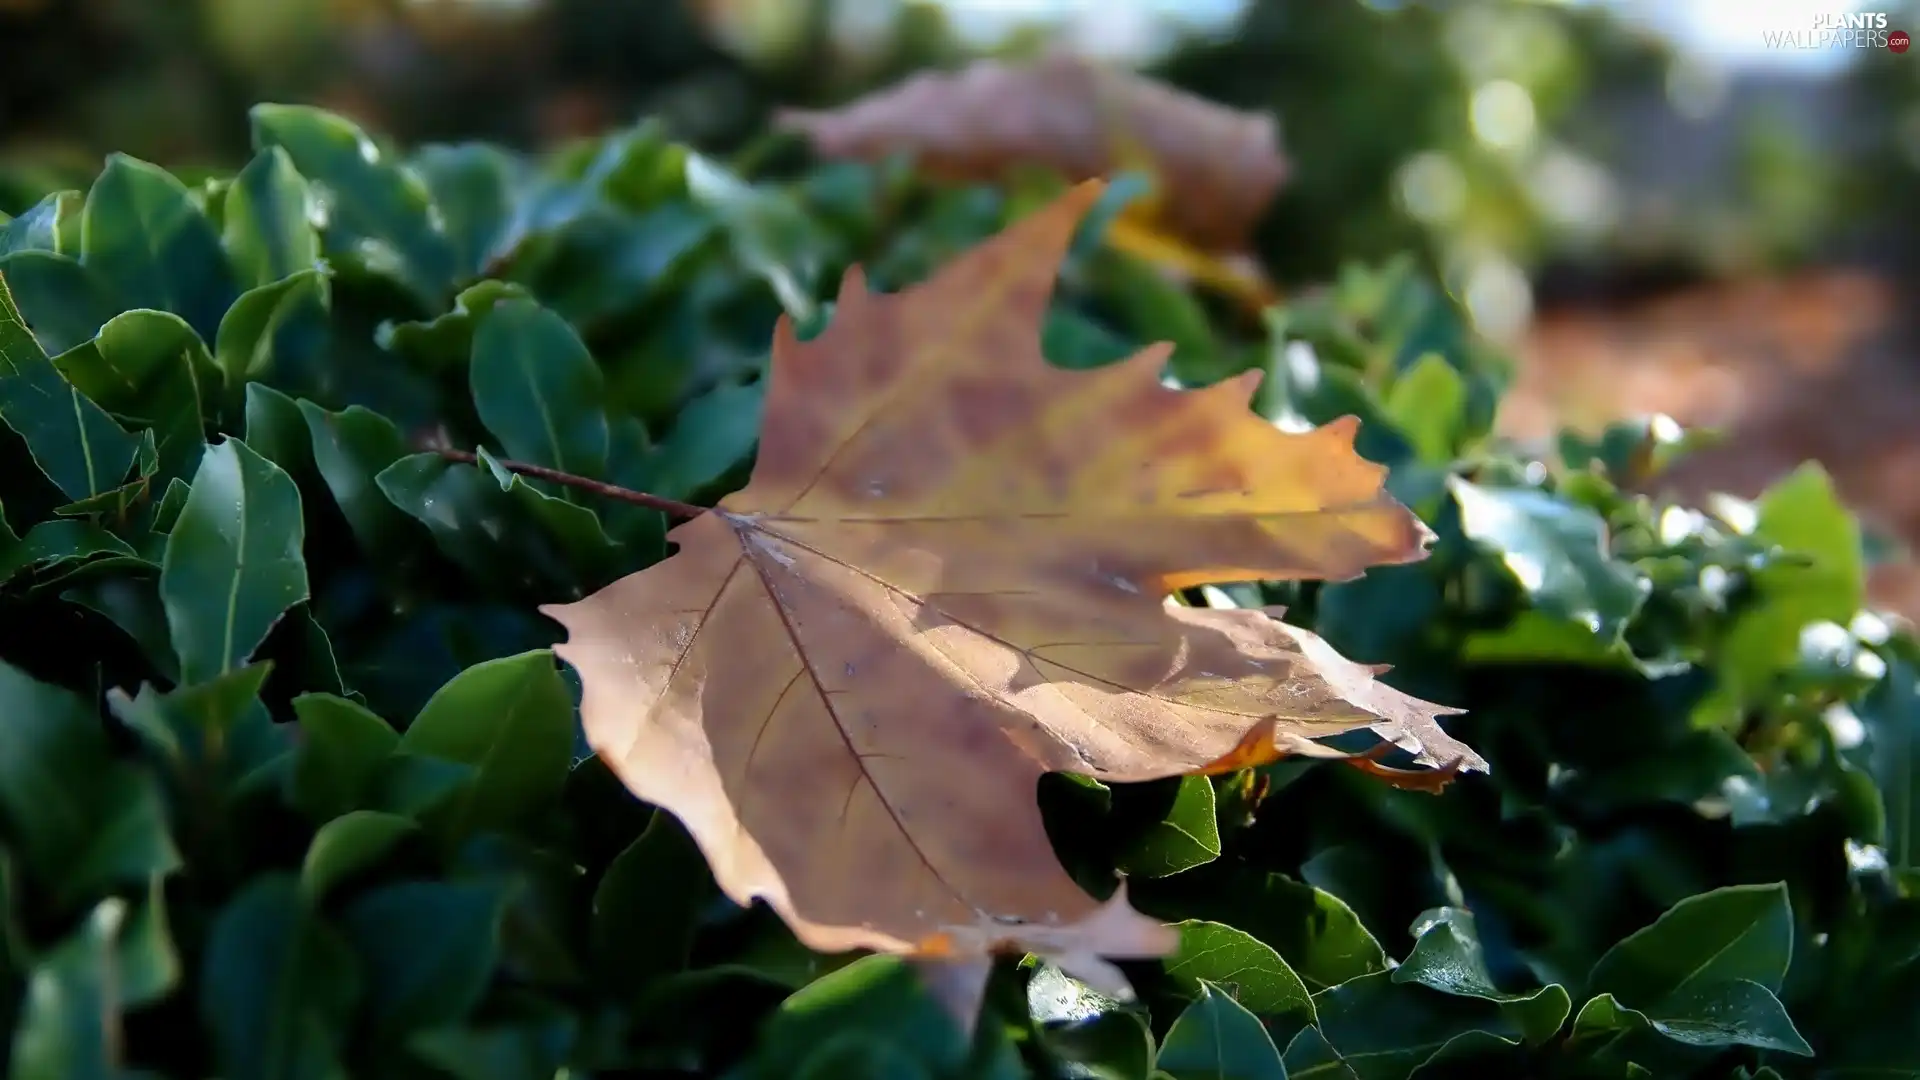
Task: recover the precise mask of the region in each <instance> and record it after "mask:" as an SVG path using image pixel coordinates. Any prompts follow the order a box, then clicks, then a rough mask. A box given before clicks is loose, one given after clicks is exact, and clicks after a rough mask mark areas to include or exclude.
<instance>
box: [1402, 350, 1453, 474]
mask: <svg viewBox="0 0 1920 1080" xmlns="http://www.w3.org/2000/svg"><path fill="white" fill-rule="evenodd" d="M1384 407H1385V409H1386V414H1387V417H1388V418H1389V419H1391V420H1392V421H1393V423H1394V425H1395V426H1397V427H1398V428H1399V429H1400V432H1401V434H1403V435H1405V436H1406V437H1407V441H1408V442H1409V443H1411V444H1412V445H1413V452H1414V454H1415V455H1416V456H1418V457H1419V459H1420V460H1421V461H1424V462H1426V463H1427V464H1429V465H1446V464H1448V463H1450V462H1451V461H1453V458H1454V454H1455V453H1456V452H1458V450H1459V449H1460V442H1461V437H1462V435H1463V434H1464V431H1465V428H1466V420H1467V415H1466V414H1467V384H1466V382H1465V381H1464V380H1462V379H1461V378H1460V372H1459V371H1458V370H1456V369H1455V368H1454V366H1453V365H1452V364H1449V363H1447V361H1446V358H1445V357H1443V356H1440V355H1439V354H1438V353H1428V354H1426V355H1425V356H1422V357H1421V358H1420V360H1419V362H1417V363H1415V364H1414V365H1413V367H1412V368H1410V369H1408V370H1407V371H1406V372H1405V373H1403V374H1402V375H1401V376H1400V377H1399V378H1397V379H1395V380H1394V381H1393V388H1392V389H1391V390H1389V391H1388V392H1387V400H1386V402H1385V403H1384Z"/></svg>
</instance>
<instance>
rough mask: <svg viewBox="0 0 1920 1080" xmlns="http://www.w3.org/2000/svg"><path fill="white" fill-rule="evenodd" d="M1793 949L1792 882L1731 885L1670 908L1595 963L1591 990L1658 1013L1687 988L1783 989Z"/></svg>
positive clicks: (1776, 990) (1772, 990)
mask: <svg viewBox="0 0 1920 1080" xmlns="http://www.w3.org/2000/svg"><path fill="white" fill-rule="evenodd" d="M1792 955H1793V911H1792V909H1791V908H1790V907H1789V906H1788V904H1787V888H1786V886H1785V885H1783V884H1777V883H1776V884H1773V885H1728V886H1725V887H1723V888H1719V889H1715V890H1713V891H1712V892H1709V893H1702V894H1700V895H1698V896H1689V897H1687V898H1686V899H1685V900H1682V901H1680V902H1679V903H1677V904H1675V905H1673V907H1671V908H1668V909H1667V911H1666V912H1665V913H1663V914H1662V915H1661V916H1660V917H1659V918H1658V919H1655V920H1654V921H1653V923H1652V925H1650V926H1646V927H1643V928H1642V929H1640V930H1637V931H1635V932H1634V933H1632V934H1629V935H1628V936H1627V937H1625V938H1623V939H1621V941H1620V942H1619V943H1618V944H1616V945H1615V946H1614V947H1613V948H1611V949H1608V950H1607V952H1606V955H1604V956H1602V957H1601V958H1600V960H1599V962H1597V963H1595V964H1594V965H1593V971H1592V972H1591V973H1590V974H1589V975H1588V976H1587V992H1588V993H1589V994H1610V995H1612V996H1613V997H1615V998H1617V999H1619V1001H1620V1002H1621V1003H1623V1004H1625V1005H1628V1006H1631V1007H1633V1008H1637V1009H1642V1010H1646V1011H1649V1012H1652V1011H1654V1010H1656V1009H1657V1007H1658V1006H1659V1004H1660V1003H1661V1002H1663V1001H1666V1000H1667V999H1669V998H1672V997H1674V996H1675V995H1677V994H1680V993H1682V992H1685V991H1692V990H1695V989H1697V988H1699V987H1703V986H1708V985H1711V984H1713V983H1719V982H1727V981H1730V980H1735V979H1745V980H1748V981H1751V982H1754V983H1758V984H1759V985H1760V986H1762V987H1765V988H1766V989H1767V990H1768V991H1770V992H1773V993H1778V992H1779V990H1780V982H1781V980H1782V979H1783V978H1784V977H1785V976H1786V973H1787V964H1788V962H1789V961H1790V960H1791V958H1792Z"/></svg>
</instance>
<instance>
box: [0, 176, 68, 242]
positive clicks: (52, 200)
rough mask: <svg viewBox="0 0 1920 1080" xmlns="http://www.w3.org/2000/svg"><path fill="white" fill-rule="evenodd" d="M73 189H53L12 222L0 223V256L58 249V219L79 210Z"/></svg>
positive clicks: (59, 220)
mask: <svg viewBox="0 0 1920 1080" xmlns="http://www.w3.org/2000/svg"><path fill="white" fill-rule="evenodd" d="M80 204H81V196H80V193H79V192H77V191H55V192H52V193H51V194H49V195H47V196H46V197H44V198H42V199H41V200H40V201H39V202H37V203H34V204H33V205H32V206H31V207H28V208H27V210H26V212H25V213H23V214H21V215H20V216H19V217H17V218H14V219H13V220H12V221H9V222H6V223H5V224H0V255H11V254H13V253H14V252H16V251H58V250H60V222H61V220H62V219H63V218H70V217H73V216H76V215H78V214H79V212H80Z"/></svg>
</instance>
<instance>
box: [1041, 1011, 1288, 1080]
mask: <svg viewBox="0 0 1920 1080" xmlns="http://www.w3.org/2000/svg"><path fill="white" fill-rule="evenodd" d="M1255 1023H1256V1024H1257V1023H1258V1021H1255ZM1046 1046H1047V1049H1048V1050H1049V1051H1050V1052H1052V1054H1053V1055H1054V1056H1055V1057H1058V1058H1060V1059H1061V1060H1062V1061H1063V1062H1066V1063H1069V1064H1070V1066H1071V1072H1070V1073H1069V1075H1072V1076H1075V1077H1079V1078H1083V1080H1142V1078H1143V1077H1145V1076H1146V1075H1147V1074H1148V1073H1150V1072H1152V1070H1153V1033H1152V1032H1150V1031H1148V1030H1147V1022H1146V1020H1145V1018H1144V1017H1142V1016H1141V1015H1140V1014H1139V1013H1137V1012H1129V1011H1122V1010H1118V1009H1114V1010H1109V1011H1107V1012H1100V1013H1095V1014H1094V1015H1092V1016H1086V1017H1082V1018H1080V1019H1077V1020H1073V1021H1069V1022H1067V1023H1063V1024H1052V1025H1049V1026H1048V1027H1047V1029H1046Z"/></svg>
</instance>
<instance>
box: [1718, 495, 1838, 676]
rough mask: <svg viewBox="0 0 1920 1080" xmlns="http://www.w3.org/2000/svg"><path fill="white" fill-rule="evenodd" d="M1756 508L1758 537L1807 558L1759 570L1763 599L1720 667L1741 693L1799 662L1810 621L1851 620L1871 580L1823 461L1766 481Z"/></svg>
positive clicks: (1731, 638) (1743, 621)
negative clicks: (1769, 482) (1769, 484)
mask: <svg viewBox="0 0 1920 1080" xmlns="http://www.w3.org/2000/svg"><path fill="white" fill-rule="evenodd" d="M1755 510H1756V523H1755V525H1754V535H1755V537H1757V538H1758V539H1759V540H1760V541H1762V542H1764V543H1770V544H1777V545H1779V546H1780V547H1781V548H1783V549H1785V550H1786V551H1787V552H1789V553H1791V554H1793V555H1796V556H1800V557H1801V560H1802V561H1800V562H1798V563H1797V564H1794V563H1788V562H1785V561H1775V562H1771V563H1769V564H1768V565H1766V566H1764V567H1762V568H1761V569H1759V570H1756V571H1754V572H1753V586H1754V589H1755V591H1756V592H1757V593H1758V594H1759V602H1758V603H1755V604H1752V605H1749V606H1748V607H1747V608H1746V609H1745V610H1743V612H1742V613H1741V614H1740V615H1739V616H1738V617H1737V618H1736V619H1735V620H1734V624H1733V626H1732V627H1731V628H1730V629H1729V630H1728V631H1727V633H1726V637H1725V639H1724V640H1723V641H1722V643H1721V662H1720V665H1719V673H1720V675H1721V677H1722V678H1723V679H1725V680H1726V681H1727V683H1728V684H1729V690H1730V691H1731V693H1732V694H1733V695H1734V696H1735V698H1736V700H1746V699H1747V698H1749V697H1751V696H1752V695H1754V694H1756V693H1758V692H1760V691H1761V690H1763V689H1765V687H1766V686H1767V684H1768V683H1769V682H1770V681H1771V680H1772V679H1773V677H1774V676H1775V675H1776V674H1777V673H1778V672H1780V671H1781V670H1782V669H1784V668H1786V667H1788V666H1790V665H1791V664H1792V663H1793V662H1794V660H1795V658H1796V656H1797V655H1798V653H1799V646H1800V631H1801V630H1802V629H1803V628H1804V627H1806V626H1807V625H1808V624H1809V623H1815V622H1820V621H1827V622H1834V623H1839V624H1840V625H1842V626H1845V625H1846V624H1847V623H1848V622H1850V621H1851V620H1852V619H1853V616H1854V613H1855V612H1857V611H1858V610H1859V609H1860V607H1861V602H1862V595H1863V590H1864V588H1865V581H1866V567H1865V560H1864V557H1863V555H1862V551H1861V542H1860V527H1859V525H1858V523H1856V522H1855V521H1854V518H1853V515H1852V514H1851V513H1849V512H1848V510H1847V508H1846V506H1845V505H1844V504H1842V502H1841V501H1840V497H1839V495H1838V493H1836V492H1835V491H1834V489H1833V482H1832V481H1831V480H1830V479H1829V478H1828V476H1827V474H1826V472H1825V470H1823V469H1821V468H1820V466H1819V465H1818V464H1817V463H1813V462H1809V463H1807V464H1805V465H1802V466H1801V467H1800V468H1798V469H1795V470H1794V471H1793V473H1792V474H1790V475H1788V476H1787V477H1785V478H1784V479H1782V480H1780V481H1778V482H1777V483H1775V484H1774V485H1773V486H1772V487H1770V488H1768V489H1767V490H1766V492H1765V493H1764V494H1762V495H1761V496H1760V499H1759V502H1758V503H1757V504H1756V506H1755Z"/></svg>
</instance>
